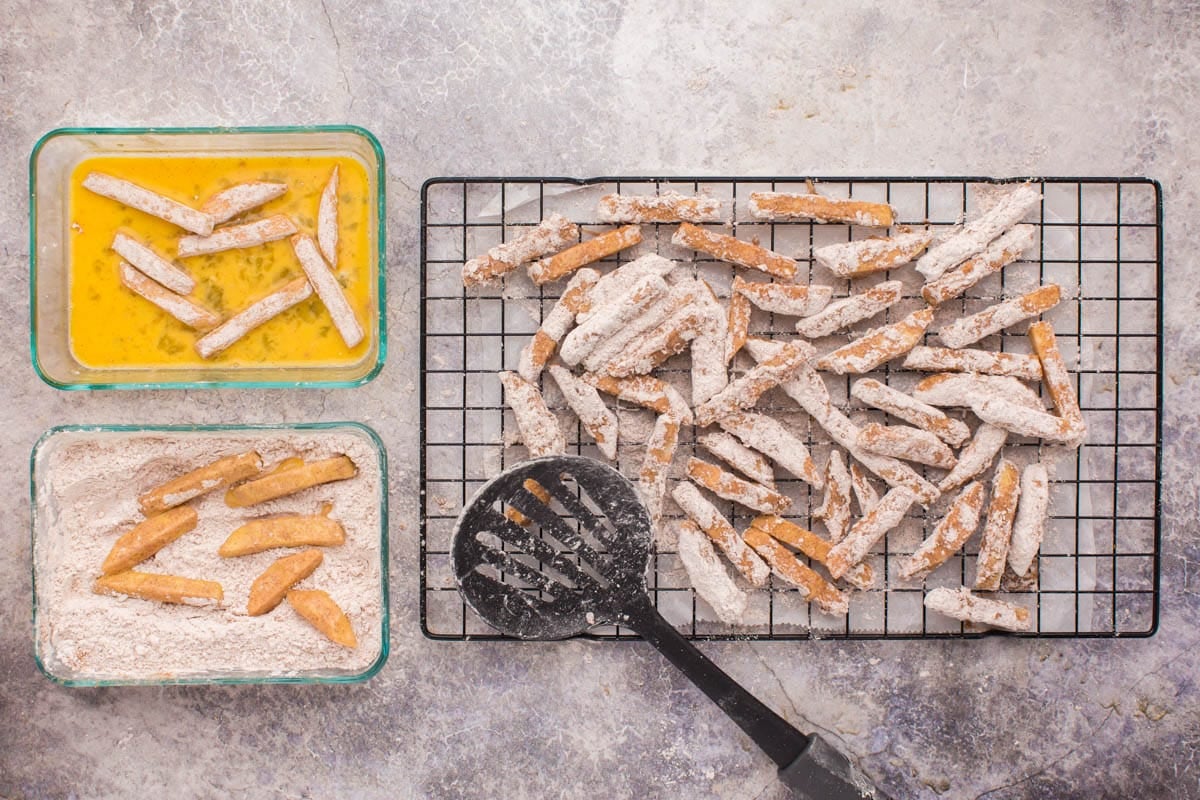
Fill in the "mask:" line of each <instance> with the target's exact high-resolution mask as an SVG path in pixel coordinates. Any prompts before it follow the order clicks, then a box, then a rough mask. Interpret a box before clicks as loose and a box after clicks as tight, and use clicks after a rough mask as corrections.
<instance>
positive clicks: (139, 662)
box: [30, 422, 388, 686]
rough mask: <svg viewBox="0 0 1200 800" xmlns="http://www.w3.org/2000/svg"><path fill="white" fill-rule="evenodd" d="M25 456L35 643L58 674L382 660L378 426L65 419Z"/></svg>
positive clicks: (323, 673) (104, 678)
mask: <svg viewBox="0 0 1200 800" xmlns="http://www.w3.org/2000/svg"><path fill="white" fill-rule="evenodd" d="M231 465H232V466H231ZM239 465H240V466H239ZM329 465H332V466H333V467H334V468H335V469H336V470H337V471H330V469H329ZM206 469H207V470H208V472H203V470H206ZM30 470H31V494H32V498H31V499H32V509H33V513H32V549H33V590H34V591H33V598H34V603H33V623H34V624H33V627H34V652H35V656H36V659H37V663H38V666H39V668H40V669H41V670H42V672H43V673H45V674H46V676H47V677H49V678H51V679H52V680H54V681H56V682H58V683H62V684H64V685H67V686H112V685H163V684H191V683H200V684H236V683H352V682H359V681H363V680H366V679H368V678H370V677H371V676H373V675H374V674H375V673H376V672H378V671H379V669H380V668H381V667H382V666H383V664H384V662H385V661H386V660H387V655H388V575H387V566H386V565H387V458H386V455H385V451H384V447H383V444H382V443H381V442H380V440H379V438H378V436H377V435H376V434H375V432H374V431H372V430H371V429H370V428H368V427H366V426H364V425H360V424H357V423H349V422H338V423H314V424H300V425H234V426H195V427H162V426H146V427H138V426H119V425H112V426H108V425H101V426H66V427H58V428H53V429H51V430H50V431H48V432H47V433H46V434H45V435H43V436H42V438H41V439H40V440H39V441H38V443H37V444H36V445H35V446H34V449H33V453H32V456H31V460H30ZM222 470H224V472H223V474H222V473H221V471H222ZM322 470H324V471H323V472H322ZM192 476H195V477H196V478H198V480H194V481H191V478H192ZM189 481H191V483H192V484H193V485H192V487H191V488H188V487H187V486H184V485H182V484H186V483H188V482H189ZM176 518H181V519H182V522H181V524H179V525H177V526H176V527H175V529H174V530H166V532H165V533H164V532H163V531H164V529H165V528H167V524H166V523H169V522H171V521H172V520H174V519H176ZM131 554H132V555H131ZM131 562H132V563H131ZM298 562H305V564H304V565H303V569H300V568H299V567H298V566H297V563H298ZM289 565H290V566H289ZM281 570H282V572H283V573H286V577H284V578H280V575H281ZM143 584H144V585H143ZM264 598H265V599H264ZM314 601H315V602H316V610H315V611H314V610H313V606H312V603H313V602H314ZM326 612H328V613H326ZM330 620H335V622H334V623H333V624H332V627H331V625H330V624H327V623H329V621H330ZM339 625H340V627H338V626H339Z"/></svg>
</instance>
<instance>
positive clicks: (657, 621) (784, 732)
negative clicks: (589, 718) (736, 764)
mask: <svg viewBox="0 0 1200 800" xmlns="http://www.w3.org/2000/svg"><path fill="white" fill-rule="evenodd" d="M625 612H626V624H627V625H628V626H629V627H631V628H633V629H634V630H635V631H637V632H638V633H639V634H641V636H642V638H643V639H645V640H646V641H647V642H649V643H650V644H652V645H654V647H655V648H656V649H657V650H658V651H659V652H660V653H662V654H663V655H664V656H666V657H667V660H668V661H670V662H671V663H672V664H674V665H675V666H676V667H678V668H679V671H680V672H682V673H683V674H684V675H686V676H687V677H688V679H689V680H690V681H691V682H692V683H694V684H696V686H698V687H699V688H700V691H702V692H704V693H705V694H706V695H708V697H709V699H710V700H712V701H713V702H714V703H716V704H717V705H718V706H720V708H721V710H722V711H724V712H725V713H726V714H728V715H729V718H730V719H732V720H733V721H734V722H736V723H737V724H738V726H739V727H740V728H741V729H742V730H744V731H745V732H746V733H747V735H749V737H750V738H751V739H753V740H754V743H755V744H757V745H758V746H759V747H761V748H762V749H763V752H765V753H766V754H767V755H769V756H770V757H771V760H772V761H774V762H775V763H776V764H778V765H779V766H780V767H786V766H788V765H790V764H791V763H792V762H794V761H795V760H796V759H797V758H798V757H799V756H800V754H801V753H803V752H804V750H805V748H806V747H807V746H808V737H807V736H805V735H804V734H803V733H801V732H800V731H798V730H796V729H795V728H793V727H792V726H791V725H789V724H788V723H787V721H786V720H785V719H784V718H783V717H781V716H779V715H778V714H776V713H775V712H774V711H772V710H771V709H769V708H767V707H766V706H765V705H763V704H762V703H761V702H759V700H758V698H756V697H755V696H754V695H752V694H750V693H749V692H748V691H746V690H745V689H743V688H742V686H741V685H740V684H739V683H738V682H737V681H735V680H734V679H733V678H731V677H729V676H728V675H726V674H725V673H724V672H723V671H721V668H720V667H718V666H717V665H716V664H714V663H713V662H712V661H709V659H708V656H706V655H704V653H701V652H700V651H699V650H697V649H696V646H695V645H693V644H692V643H691V642H689V641H688V640H687V639H685V638H683V636H682V635H681V634H680V633H679V631H677V630H675V628H674V627H673V626H672V625H671V623H669V622H667V621H666V620H665V619H663V618H662V615H661V614H659V613H658V610H657V609H655V608H654V606H653V605H651V603H650V598H649V597H646V596H645V595H643V596H642V598H640V599H639V601H638V602H637V603H636V607H635V608H627V609H625Z"/></svg>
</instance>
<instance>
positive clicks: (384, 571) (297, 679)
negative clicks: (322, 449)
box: [29, 421, 391, 689]
mask: <svg viewBox="0 0 1200 800" xmlns="http://www.w3.org/2000/svg"><path fill="white" fill-rule="evenodd" d="M339 428H350V429H353V430H357V431H361V432H362V433H365V434H366V435H367V437H368V438H369V439H370V440H371V441H372V442H373V443H374V444H375V450H376V453H377V454H378V456H379V475H380V483H379V492H380V499H379V515H380V516H379V526H380V533H379V540H380V541H379V560H380V565H379V584H380V592H381V597H380V617H379V624H380V628H381V641H380V647H379V656H378V657H377V658H376V659H375V661H374V662H372V663H371V664H370V665H369V666H368V667H367V668H366V669H364V670H363V671H362V672H358V673H355V674H353V675H304V674H297V675H260V676H245V677H241V676H236V675H230V676H224V677H222V676H212V677H194V678H131V679H124V678H106V679H90V678H84V679H75V678H63V677H60V676H58V675H55V674H54V673H52V672H51V671H50V670H49V669H48V668H47V667H46V665H45V663H44V662H43V661H42V652H41V645H40V642H39V640H38V627H37V620H38V615H37V612H38V601H37V598H38V594H37V566H36V564H37V562H36V553H35V551H34V547H35V546H36V543H37V525H38V511H37V469H36V467H37V457H38V453H39V452H40V451H41V449H42V447H43V445H45V443H46V442H47V441H49V440H50V439H51V438H53V437H54V436H56V435H58V434H60V433H89V432H90V433H194V432H198V431H199V432H214V433H220V432H244V431H263V432H274V431H278V432H285V431H328V430H336V429H339ZM387 466H388V464H387V449H386V448H385V447H384V445H383V440H382V439H380V438H379V434H378V433H376V432H375V429H374V428H371V427H370V426H369V425H364V424H363V423H361V422H351V421H341V422H298V423H263V424H245V425H56V426H54V427H53V428H50V429H49V430H48V431H46V432H45V433H43V434H42V435H41V436H39V437H38V440H37V442H35V443H34V445H33V450H32V451H31V452H30V454H29V503H30V515H29V546H30V557H31V563H30V570H29V574H30V581H31V586H32V588H33V597H32V606H33V617H32V619H33V659H34V661H35V662H36V663H37V668H38V671H39V672H41V673H42V674H43V675H45V676H46V677H47V678H49V679H50V680H51V681H53V682H54V683H57V684H58V685H60V686H67V687H71V688H83V689H94V688H103V687H106V686H239V685H242V684H267V683H300V684H319V683H333V684H347V683H364V682H365V681H368V680H370V679H371V678H373V677H375V675H376V674H378V673H379V671H380V670H381V669H383V666H384V664H386V663H387V660H388V655H389V654H390V653H391V633H390V630H391V611H390V602H389V599H388V564H389V559H388V538H389V537H388V470H387Z"/></svg>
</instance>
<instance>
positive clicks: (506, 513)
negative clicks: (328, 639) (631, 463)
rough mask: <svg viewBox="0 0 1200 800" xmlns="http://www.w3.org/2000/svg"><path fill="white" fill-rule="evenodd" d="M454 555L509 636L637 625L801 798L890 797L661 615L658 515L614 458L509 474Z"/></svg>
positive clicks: (486, 611) (470, 588)
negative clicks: (650, 584)
mask: <svg viewBox="0 0 1200 800" xmlns="http://www.w3.org/2000/svg"><path fill="white" fill-rule="evenodd" d="M560 509H561V510H560ZM451 551H452V558H453V562H454V574H455V578H456V580H457V581H458V587H459V590H460V591H461V593H462V596H463V599H464V600H465V601H466V603H467V604H468V605H469V606H471V608H472V609H474V610H475V612H476V613H477V614H478V615H479V616H480V617H481V618H482V619H483V620H484V621H485V622H487V623H488V624H489V625H491V626H492V627H494V628H496V629H497V630H499V631H500V632H501V633H504V634H505V635H508V636H513V637H516V638H519V639H562V638H566V637H568V636H574V635H576V634H579V633H583V632H584V631H586V630H588V629H589V628H592V627H595V626H597V625H614V624H615V625H621V626H624V627H626V628H629V629H630V630H632V631H635V632H636V633H638V634H639V635H640V636H641V637H642V638H643V639H645V640H646V641H647V642H649V643H650V644H652V645H654V647H655V648H657V649H658V650H659V652H661V653H662V654H663V655H664V656H666V657H667V659H668V660H669V661H670V662H671V663H672V664H674V665H675V666H676V667H678V668H679V670H680V671H681V672H683V674H684V675H686V676H687V677H688V678H689V679H690V680H691V681H692V683H694V684H696V686H698V687H699V688H700V689H701V690H702V691H703V692H704V693H705V694H706V695H708V696H709V698H710V699H711V700H712V701H713V702H715V703H716V704H717V705H718V706H720V708H721V709H722V710H723V711H724V712H725V713H726V714H728V715H729V717H730V719H732V720H733V721H734V722H736V723H737V724H738V725H739V726H740V727H741V728H742V730H743V731H745V732H746V733H747V734H748V735H749V736H750V738H751V739H753V740H754V742H755V743H756V744H757V745H758V746H759V747H761V748H762V749H763V751H764V752H765V753H766V754H767V755H768V756H770V757H771V759H772V760H773V761H774V762H775V763H776V764H778V765H779V778H780V780H781V781H782V782H783V783H784V784H786V785H787V786H788V787H790V788H791V789H792V791H793V793H794V794H795V796H797V797H799V798H804V799H805V800H852V799H853V800H860V798H864V797H868V798H871V797H873V798H879V800H886V798H885V797H884V795H882V794H881V793H879V792H878V791H877V790H876V789H875V788H874V786H873V784H872V783H871V781H870V779H869V778H867V777H866V776H865V775H863V774H862V772H860V771H859V770H858V769H857V768H856V767H855V766H854V765H853V764H851V763H850V762H849V760H848V759H847V758H846V757H845V756H844V755H842V754H841V753H840V752H838V751H837V750H836V749H834V748H833V747H832V746H831V745H829V744H828V743H827V742H825V741H824V740H823V739H821V738H820V737H819V736H817V735H816V734H810V735H807V736H806V735H805V734H803V733H801V732H800V731H798V730H796V729H795V728H793V727H792V726H791V725H790V724H788V723H787V722H786V721H785V720H784V719H783V718H782V717H780V716H779V715H778V714H776V713H775V712H774V711H772V710H771V709H769V708H767V707H766V706H765V705H763V704H762V703H760V702H759V701H758V700H757V699H756V698H755V697H754V696H753V695H751V694H750V693H749V692H747V691H746V690H745V689H743V688H742V687H741V686H740V685H739V684H738V683H737V682H736V681H734V680H733V679H732V678H730V677H729V676H728V675H726V674H725V673H724V672H722V671H721V670H720V669H719V668H718V667H717V665H716V664H714V663H713V662H712V661H710V660H709V659H708V657H707V656H705V655H704V654H703V653H701V652H700V651H699V650H697V649H696V647H695V646H694V645H693V644H692V643H691V642H689V641H688V640H687V639H685V638H684V637H683V636H682V635H680V633H679V632H678V631H677V630H675V628H673V627H672V626H671V624H670V623H669V622H667V621H666V620H665V619H663V618H662V616H661V615H660V614H659V613H658V610H657V609H655V607H654V605H653V603H652V602H651V600H650V596H649V594H648V593H647V591H646V566H647V563H648V560H649V557H650V516H649V514H647V512H646V509H645V507H644V506H643V505H642V503H641V501H640V499H639V498H638V495H637V492H636V490H635V489H634V487H633V485H632V484H630V483H629V481H627V480H626V479H625V478H624V476H622V475H621V473H619V472H617V471H616V470H615V469H613V468H612V467H610V466H608V465H607V464H602V463H601V462H599V461H595V460H593V459H590V458H584V457H582V456H547V457H545V458H537V459H533V460H530V461H525V462H522V463H520V464H517V465H516V466H514V467H512V468H510V469H508V470H505V471H504V472H502V473H501V474H500V475H498V476H496V477H495V478H493V479H492V480H490V481H488V482H487V483H486V484H485V485H484V486H483V487H482V488H481V489H480V490H479V492H478V493H476V495H475V497H474V499H472V501H471V502H470V504H468V506H467V507H466V508H465V509H464V510H463V513H462V515H461V516H459V518H458V522H457V523H456V525H455V528H454V536H453V541H452V544H451Z"/></svg>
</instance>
